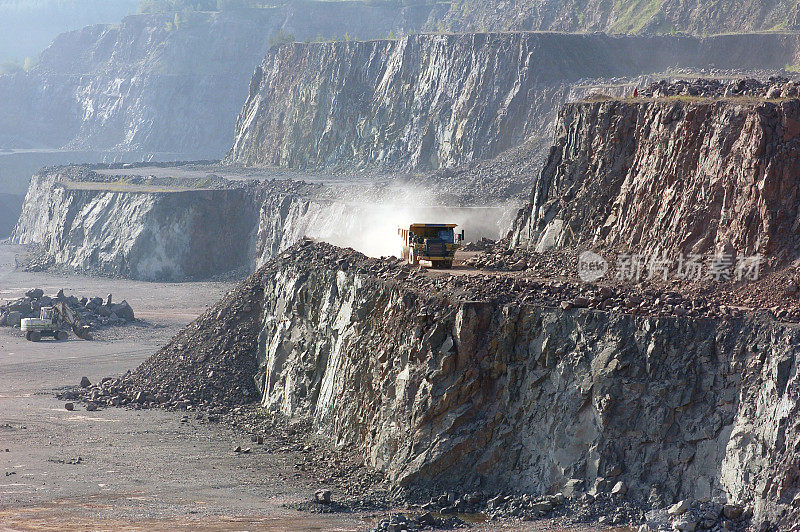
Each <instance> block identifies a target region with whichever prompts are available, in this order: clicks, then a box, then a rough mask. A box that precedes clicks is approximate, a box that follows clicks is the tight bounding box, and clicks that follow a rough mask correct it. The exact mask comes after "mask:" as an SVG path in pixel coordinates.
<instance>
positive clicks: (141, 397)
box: [60, 275, 264, 411]
mask: <svg viewBox="0 0 800 532" xmlns="http://www.w3.org/2000/svg"><path fill="white" fill-rule="evenodd" d="M260 279H261V278H260V277H259V276H258V275H254V276H251V277H250V278H249V279H248V280H246V281H244V282H243V283H242V284H241V285H239V287H237V288H236V289H235V290H233V291H231V292H230V293H229V294H228V295H227V296H226V297H225V298H224V299H223V300H222V301H220V302H219V303H218V304H217V305H215V306H214V307H212V308H210V309H209V310H207V311H206V312H205V313H204V314H203V315H201V316H200V317H199V318H198V319H197V320H195V321H194V322H193V323H191V324H190V325H188V326H187V327H186V328H185V329H183V331H181V332H180V333H179V334H178V335H177V336H175V337H174V338H173V339H172V340H171V341H170V343H169V344H167V345H166V346H164V347H163V348H161V349H160V350H159V351H158V352H157V353H155V354H154V355H152V356H151V357H150V358H148V359H147V360H146V361H144V362H143V363H142V365H141V366H139V367H138V368H137V369H136V371H134V372H132V373H131V372H129V373H128V374H126V375H124V376H122V377H119V378H114V377H106V378H104V379H103V380H102V381H101V382H99V383H97V384H93V385H92V384H89V385H87V386H83V384H86V383H82V386H79V387H76V388H74V389H71V390H68V391H66V392H64V393H63V394H62V395H61V396H60V397H61V398H62V399H66V400H80V401H84V402H87V403H94V404H96V405H97V406H130V407H133V408H152V407H162V408H167V409H178V408H201V409H209V408H220V407H222V408H224V409H225V410H226V411H227V409H228V407H231V406H235V405H241V404H245V403H249V402H252V401H254V400H256V399H257V398H258V390H257V389H256V386H255V383H254V382H253V375H255V373H256V362H255V358H254V356H253V355H254V353H255V348H256V344H257V341H258V332H259V330H260V320H261V300H262V298H263V291H264V286H263V283H262V282H261V280H260Z"/></svg>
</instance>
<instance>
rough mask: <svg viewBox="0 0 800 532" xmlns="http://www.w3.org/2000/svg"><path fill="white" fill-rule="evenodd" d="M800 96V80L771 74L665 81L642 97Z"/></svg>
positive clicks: (655, 85)
mask: <svg viewBox="0 0 800 532" xmlns="http://www.w3.org/2000/svg"><path fill="white" fill-rule="evenodd" d="M798 95H800V81H793V80H790V79H788V78H784V77H770V78H769V79H767V80H759V79H754V78H742V79H738V80H735V81H728V80H721V79H679V80H673V81H668V80H661V81H658V82H656V83H652V84H650V85H649V86H647V87H646V88H645V89H643V90H642V91H641V93H640V96H644V97H647V98H665V97H675V96H689V97H698V98H734V97H743V96H748V97H754V98H767V99H777V98H796V97H797V96H798Z"/></svg>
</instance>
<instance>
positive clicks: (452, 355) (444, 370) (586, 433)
mask: <svg viewBox="0 0 800 532" xmlns="http://www.w3.org/2000/svg"><path fill="white" fill-rule="evenodd" d="M411 284H413V283H411ZM264 294H265V296H264V297H265V301H264V314H265V315H264V321H263V328H262V331H261V336H260V340H259V348H258V359H259V360H258V362H259V367H260V370H259V373H258V374H257V376H256V382H257V384H258V385H259V387H260V388H261V390H262V392H263V405H264V406H265V407H267V408H270V409H273V410H276V411H280V412H282V413H284V414H286V415H288V416H293V417H308V418H310V419H312V420H313V422H314V425H315V427H316V428H317V429H318V430H319V432H320V433H322V434H324V435H326V436H328V437H329V438H331V439H332V440H333V441H335V442H336V443H337V444H339V445H345V444H357V445H360V446H362V448H363V449H364V452H365V455H366V457H367V461H368V463H370V464H371V465H373V466H375V467H378V468H379V469H382V470H384V471H386V472H387V473H388V475H389V477H390V478H391V479H392V480H393V481H395V482H398V483H400V484H412V485H413V484H416V483H420V484H425V485H431V484H433V485H440V486H441V485H442V484H444V485H448V486H450V487H455V488H458V489H460V490H462V491H463V490H465V489H470V488H471V487H473V486H474V487H482V488H486V489H495V490H502V489H506V490H515V489H523V490H526V491H531V492H534V493H549V492H550V493H551V492H553V491H556V490H559V489H560V488H562V487H563V486H564V484H565V483H566V481H567V480H569V479H571V478H577V479H581V480H583V481H584V485H586V486H588V487H591V486H592V485H593V484H594V483H595V482H596V480H597V479H598V478H600V477H602V478H606V479H615V480H624V481H625V483H626V484H627V485H628V486H629V490H630V491H629V494H630V495H631V496H634V497H637V498H641V499H648V498H650V500H651V502H656V503H658V502H661V503H662V504H664V503H670V502H674V501H676V500H678V499H680V498H684V497H689V498H693V499H696V500H703V499H708V498H712V497H713V498H717V499H725V500H728V501H732V502H738V503H744V504H747V505H749V506H752V507H754V508H755V509H756V520H757V521H761V520H764V519H769V520H771V521H772V522H773V523H778V522H781V520H783V522H784V523H791V522H792V521H791V519H793V518H796V515H794V517H792V516H793V514H792V512H795V510H793V509H792V507H791V505H790V503H791V501H792V500H793V497H794V496H795V494H796V493H797V490H798V482H797V476H796V474H795V473H794V472H795V471H796V470H797V469H796V468H797V463H798V459H799V458H798V453H797V451H796V448H795V447H794V445H795V443H796V442H797V441H798V427H797V422H796V419H795V414H796V412H797V411H798V407H799V406H800V393H798V389H800V388H799V387H798V382H799V381H798V366H797V354H796V353H797V345H798V341H800V331H798V328H797V327H795V326H787V325H781V324H778V323H775V322H772V321H770V320H768V319H761V318H758V317H756V316H752V315H751V316H748V317H747V318H744V319H740V320H732V321H712V320H698V319H684V318H656V317H646V316H631V315H615V314H609V313H603V312H597V311H590V310H571V311H566V312H565V311H561V310H557V309H547V308H540V307H534V306H522V307H501V306H498V305H495V304H492V303H484V302H457V301H455V302H446V301H444V300H436V299H434V298H426V296H423V295H422V294H416V293H414V292H413V291H409V290H408V289H405V288H402V287H401V286H399V285H397V284H395V283H393V282H392V281H385V280H380V279H378V278H377V277H376V276H374V275H370V274H365V273H358V272H352V271H350V270H349V269H347V268H346V267H345V266H341V267H340V268H339V269H338V270H337V269H325V268H319V267H316V268H315V267H314V265H312V264H307V263H302V262H301V263H297V262H292V261H287V262H286V264H285V266H284V267H282V268H279V269H277V270H276V271H275V272H274V273H273V274H271V275H269V276H268V277H267V278H266V281H265V291H264Z"/></svg>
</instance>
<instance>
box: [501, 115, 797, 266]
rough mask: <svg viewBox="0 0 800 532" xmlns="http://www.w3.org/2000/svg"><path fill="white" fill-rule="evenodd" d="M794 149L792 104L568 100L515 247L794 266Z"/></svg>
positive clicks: (517, 231) (518, 225)
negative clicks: (753, 259) (738, 258)
mask: <svg viewBox="0 0 800 532" xmlns="http://www.w3.org/2000/svg"><path fill="white" fill-rule="evenodd" d="M798 149H800V101H798V100H796V99H785V100H779V101H758V99H756V100H755V101H752V100H748V99H732V100H727V101H699V102H684V101H679V100H676V99H661V100H645V101H598V102H583V103H575V104H570V105H567V106H566V107H565V108H564V109H563V111H562V112H561V122H560V126H559V134H558V136H557V139H556V142H555V146H554V147H553V148H552V150H551V152H550V157H549V159H548V161H547V163H546V165H545V167H544V169H543V170H542V173H541V176H540V178H539V180H538V181H537V183H536V186H535V190H534V193H533V196H532V199H531V202H530V204H529V205H528V207H527V208H526V209H524V210H523V211H522V212H521V213H520V216H519V218H518V220H517V223H516V228H515V233H514V243H515V244H516V245H521V246H529V247H533V248H537V249H539V250H542V249H545V248H548V247H551V246H553V245H555V246H562V245H592V246H600V247H608V248H616V249H619V250H622V251H635V252H643V253H650V254H657V255H661V254H669V255H670V256H673V257H676V256H678V254H680V253H684V254H690V253H698V254H702V253H715V252H725V253H733V252H738V253H742V254H746V255H755V254H762V255H767V256H770V257H775V258H776V259H778V260H782V259H783V260H785V259H794V258H796V256H797V253H798V245H799V244H800V243H798V241H797V239H796V237H794V236H793V235H794V234H795V229H796V224H797V222H796V220H797V219H798V215H799V214H800V210H798V209H799V207H798V206H799V205H800V204H799V203H798V199H797V194H798V189H797V182H796V179H795V176H796V174H797V166H798V157H800V152H799V151H798Z"/></svg>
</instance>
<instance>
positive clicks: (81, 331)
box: [72, 325, 93, 340]
mask: <svg viewBox="0 0 800 532" xmlns="http://www.w3.org/2000/svg"><path fill="white" fill-rule="evenodd" d="M72 332H74V333H75V336H77V337H78V338H80V339H81V340H92V339H93V338H92V333H91V332H89V327H87V326H86V325H76V326H74V327H72Z"/></svg>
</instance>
